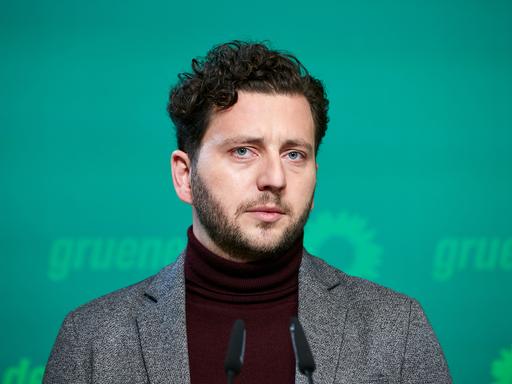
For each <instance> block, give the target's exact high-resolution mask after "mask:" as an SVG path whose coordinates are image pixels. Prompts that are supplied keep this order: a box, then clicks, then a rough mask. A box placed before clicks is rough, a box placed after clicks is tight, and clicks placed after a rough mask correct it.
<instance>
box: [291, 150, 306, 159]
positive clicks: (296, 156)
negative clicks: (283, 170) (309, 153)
mask: <svg viewBox="0 0 512 384" xmlns="http://www.w3.org/2000/svg"><path fill="white" fill-rule="evenodd" d="M288 157H289V158H290V159H291V160H298V159H300V158H303V157H304V155H303V154H302V153H300V152H297V151H292V152H289V153H288Z"/></svg>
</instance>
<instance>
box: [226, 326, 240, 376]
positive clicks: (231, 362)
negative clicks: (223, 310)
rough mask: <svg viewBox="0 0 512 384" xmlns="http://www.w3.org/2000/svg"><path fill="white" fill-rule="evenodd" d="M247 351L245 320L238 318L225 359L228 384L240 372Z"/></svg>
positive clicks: (232, 330)
mask: <svg viewBox="0 0 512 384" xmlns="http://www.w3.org/2000/svg"><path fill="white" fill-rule="evenodd" d="M244 352H245V324H244V321H243V320H240V319H238V320H236V321H235V323H234V324H233V328H232V329H231V336H230V338H229V344H228V351H227V353H226V359H225V360H224V371H225V372H226V375H227V377H228V384H231V383H233V379H234V378H235V376H236V375H238V374H239V373H240V370H241V369H242V364H243V362H244Z"/></svg>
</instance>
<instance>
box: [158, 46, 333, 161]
mask: <svg viewBox="0 0 512 384" xmlns="http://www.w3.org/2000/svg"><path fill="white" fill-rule="evenodd" d="M178 78H179V82H178V84H176V85H175V86H174V87H173V88H172V89H171V92H170V96H169V103H168V105H167V111H168V113H169V116H170V117H171V120H172V121H173V123H174V125H175V127H176V136H177V142H178V148H179V149H180V150H182V151H184V152H187V153H188V155H189V157H190V158H191V160H192V162H193V163H194V162H195V160H196V156H197V154H198V151H199V146H200V143H201V140H202V138H203V136H204V133H205V131H206V128H207V126H208V123H209V119H210V116H211V113H212V112H213V111H215V110H223V109H227V108H229V107H230V106H232V105H234V104H235V103H236V101H237V97H238V94H237V91H251V92H261V93H276V94H299V95H303V96H305V97H306V99H307V100H308V102H309V105H310V107H311V113H312V116H313V121H314V123H315V154H316V153H317V152H318V148H319V146H320V142H321V141H322V138H323V137H324V135H325V131H326V130H327V123H328V121H329V118H328V116H327V111H328V107H329V101H328V100H327V96H326V93H325V90H324V87H323V85H322V83H321V81H320V80H317V79H315V78H314V77H312V76H311V75H310V74H309V73H308V71H307V70H306V68H305V67H304V66H303V65H302V64H301V62H300V61H299V60H298V59H297V58H296V57H295V56H293V55H291V54H288V53H283V52H279V51H275V50H271V49H269V48H268V47H267V46H266V45H265V43H249V42H243V41H239V40H234V41H231V42H228V43H225V44H221V45H218V46H215V47H214V48H212V49H211V50H210V51H209V52H208V53H207V55H206V57H204V58H198V59H193V60H192V72H191V73H188V72H185V73H181V74H179V75H178Z"/></svg>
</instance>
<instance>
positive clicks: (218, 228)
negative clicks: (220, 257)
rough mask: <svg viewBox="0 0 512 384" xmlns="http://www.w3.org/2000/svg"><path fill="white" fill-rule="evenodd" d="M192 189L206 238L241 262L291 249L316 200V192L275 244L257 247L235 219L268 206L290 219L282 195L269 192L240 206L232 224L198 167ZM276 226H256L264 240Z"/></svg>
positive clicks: (272, 255)
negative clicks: (253, 208)
mask: <svg viewBox="0 0 512 384" xmlns="http://www.w3.org/2000/svg"><path fill="white" fill-rule="evenodd" d="M191 189H192V205H193V206H194V208H195V210H196V213H197V216H198V219H199V221H200V222H201V224H202V225H203V227H204V228H205V230H206V232H207V234H208V235H209V236H210V238H211V239H212V241H213V242H214V243H215V244H216V245H217V246H218V247H219V248H220V249H221V250H222V251H224V252H225V253H227V254H228V255H229V256H230V257H232V258H234V259H238V260H241V261H255V260H260V259H265V258H271V257H275V256H277V255H279V254H282V253H284V252H286V251H287V250H288V249H290V247H291V246H292V245H293V243H294V242H295V241H296V240H297V239H298V238H299V237H300V236H301V235H302V233H303V231H304V226H305V225H306V222H307V221H308V217H309V213H310V212H311V207H312V205H313V196H314V191H313V194H312V195H311V198H310V199H309V201H308V202H307V204H306V206H305V207H304V208H303V210H302V211H301V212H299V215H298V216H297V218H296V219H295V220H293V221H292V223H291V224H290V225H289V226H288V227H287V228H286V229H285V230H284V231H283V233H282V234H281V236H279V238H278V239H277V240H276V241H274V242H270V241H268V240H265V239H264V241H262V242H261V243H260V244H257V243H256V242H253V241H251V239H250V238H249V237H248V236H247V235H246V234H245V233H244V232H243V230H242V228H241V227H240V225H238V224H237V223H236V221H235V220H234V219H236V218H237V217H239V216H240V215H241V214H243V213H244V212H246V211H247V209H249V208H251V207H255V206H258V205H264V204H269V203H271V204H272V205H275V206H276V207H278V208H279V209H281V210H282V211H283V212H284V213H285V214H287V215H290V213H291V212H292V210H291V209H290V207H289V206H288V205H287V204H285V203H284V202H282V201H281V197H280V195H278V194H275V193H272V192H268V191H266V192H262V194H261V195H260V196H259V198H257V199H254V200H251V201H247V202H245V203H242V204H240V205H239V206H238V208H237V210H236V212H235V217H234V219H233V220H231V219H230V218H229V217H228V216H227V214H226V213H225V211H224V209H223V208H222V204H221V203H220V202H219V201H218V200H217V199H216V198H215V197H214V196H213V194H212V193H211V191H210V190H209V189H208V187H207V186H206V184H205V183H204V181H203V180H202V179H201V177H200V176H199V174H198V173H197V167H192V173H191ZM275 225H276V223H275V222H260V223H258V224H257V225H256V226H257V227H258V228H259V229H260V231H261V232H262V237H264V236H265V234H266V233H270V231H271V230H272V228H273V227H274V226H275Z"/></svg>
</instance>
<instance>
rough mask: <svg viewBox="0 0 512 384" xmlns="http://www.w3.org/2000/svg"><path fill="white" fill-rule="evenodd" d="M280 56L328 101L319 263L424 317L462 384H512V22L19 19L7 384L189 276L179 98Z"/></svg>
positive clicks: (504, 5)
mask: <svg viewBox="0 0 512 384" xmlns="http://www.w3.org/2000/svg"><path fill="white" fill-rule="evenodd" d="M235 38H238V39H251V40H263V39H268V40H270V41H271V42H272V45H273V47H275V48H278V49H285V50H288V51H290V52H292V53H294V54H296V55H297V56H298V57H299V58H300V59H301V60H302V61H303V62H304V64H305V65H306V66H307V67H308V69H309V70H310V71H311V72H312V73H313V74H314V75H315V76H317V77H319V78H321V79H322V80H323V81H324V82H325V85H326V87H327V91H328V94H329V97H330V100H331V109H330V116H331V123H330V126H329V130H328V132H327V135H326V137H325V141H324V143H323V145H322V147H321V149H320V154H319V158H318V161H319V175H318V187H317V192H316V205H315V209H314V213H313V214H312V216H311V219H310V222H309V223H308V225H307V234H306V248H308V250H310V251H311V252H313V253H315V254H317V255H319V256H321V257H323V258H325V259H326V260H328V261H329V262H331V263H332V264H334V265H336V266H338V267H340V268H342V269H343V270H345V271H347V272H348V273H352V274H355V275H359V276H363V277H366V278H369V279H371V280H374V281H376V282H378V283H380V284H383V285H385V286H388V287H391V288H393V289H396V290H398V291H401V292H403V293H406V294H408V295H410V296H413V297H415V298H417V299H418V300H419V301H420V302H421V303H422V304H423V306H424V308H425V311H426V313H427V316H428V317H429V320H430V321H431V323H432V325H433V327H434V329H435V331H436V333H437V335H438V337H439V340H440V342H441V344H442V346H443V349H444V351H445V354H446V357H447V359H448V364H449V366H450V369H451V372H452V375H453V377H454V380H455V382H457V383H475V384H481V383H497V384H505V383H512V332H511V324H512V309H511V303H512V300H511V298H512V289H511V288H512V279H511V277H512V223H511V217H512V204H511V196H512V150H511V143H512V131H511V128H512V112H511V111H512V108H511V106H512V2H510V1H494V0H489V1H483V0H482V1H471V0H470V1H467V0H466V1H446V0H436V1H419V0H418V1H405V0H404V1H395V0H384V1H370V0H364V1H325V0H320V1H315V2H310V1H301V0H299V1H294V2H291V1H290V2H279V1H270V0H261V1H257V2H228V1H222V0H221V1H215V2H211V1H195V2H192V3H186V2H173V1H162V0H156V1H149V2H146V4H145V5H143V4H142V2H136V1H99V0H92V1H87V2H78V1H35V0H21V1H19V0H7V1H5V0H2V1H0V50H1V51H0V127H1V137H0V139H1V141H0V167H1V185H0V199H1V200H0V201H1V212H0V256H1V258H0V263H1V264H0V265H1V268H0V284H1V289H2V292H3V294H2V311H1V318H0V322H1V335H0V345H1V346H0V383H1V384H7V383H9V384H12V383H17V384H18V383H23V384H29V383H37V382H40V381H41V375H42V371H43V366H44V364H45V362H46V359H47V358H48V354H49V352H50V349H51V346H52V345H53V342H54V340H55V337H56V335H57V331H58V328H59V327H60V324H61V322H62V320H63V318H64V316H65V315H66V314H67V313H68V312H69V311H70V310H72V309H74V308H76V307H77V306H78V305H80V304H83V303H85V302H86V301H89V300H90V299H93V298H95V297H98V296H100V295H103V294H105V293H107V292H110V291H113V290H115V289H117V288H120V287H123V286H126V285H129V284H132V283H135V282H137V281H139V280H142V279H143V278H145V277H147V276H149V275H150V274H153V273H155V272H156V271H157V270H158V269H159V268H161V267H162V266H163V265H165V264H167V263H168V262H170V261H172V260H173V259H174V258H175V257H176V255H177V253H178V252H179V251H180V250H181V249H182V247H183V246H184V244H185V242H184V239H185V230H186V228H187V227H188V225H189V224H190V222H191V211H190V208H189V207H188V206H186V205H184V204H183V203H181V202H180V201H179V200H178V199H177V197H176V195H175V193H174V190H173V188H172V183H171V179H170V170H169V165H168V163H169V154H170V153H171V151H172V150H173V149H175V139H174V132H173V128H172V126H171V123H170V121H169V119H168V117H167V116H166V112H165V107H166V101H167V95H168V91H169V88H170V87H171V86H172V85H173V84H174V83H175V81H176V75H177V73H178V72H180V71H184V70H188V68H189V65H190V59H191V58H192V57H195V56H198V55H203V54H204V53H206V51H207V50H208V49H209V48H210V47H211V46H212V45H214V44H217V43H220V42H224V41H227V40H230V39H235Z"/></svg>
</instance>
